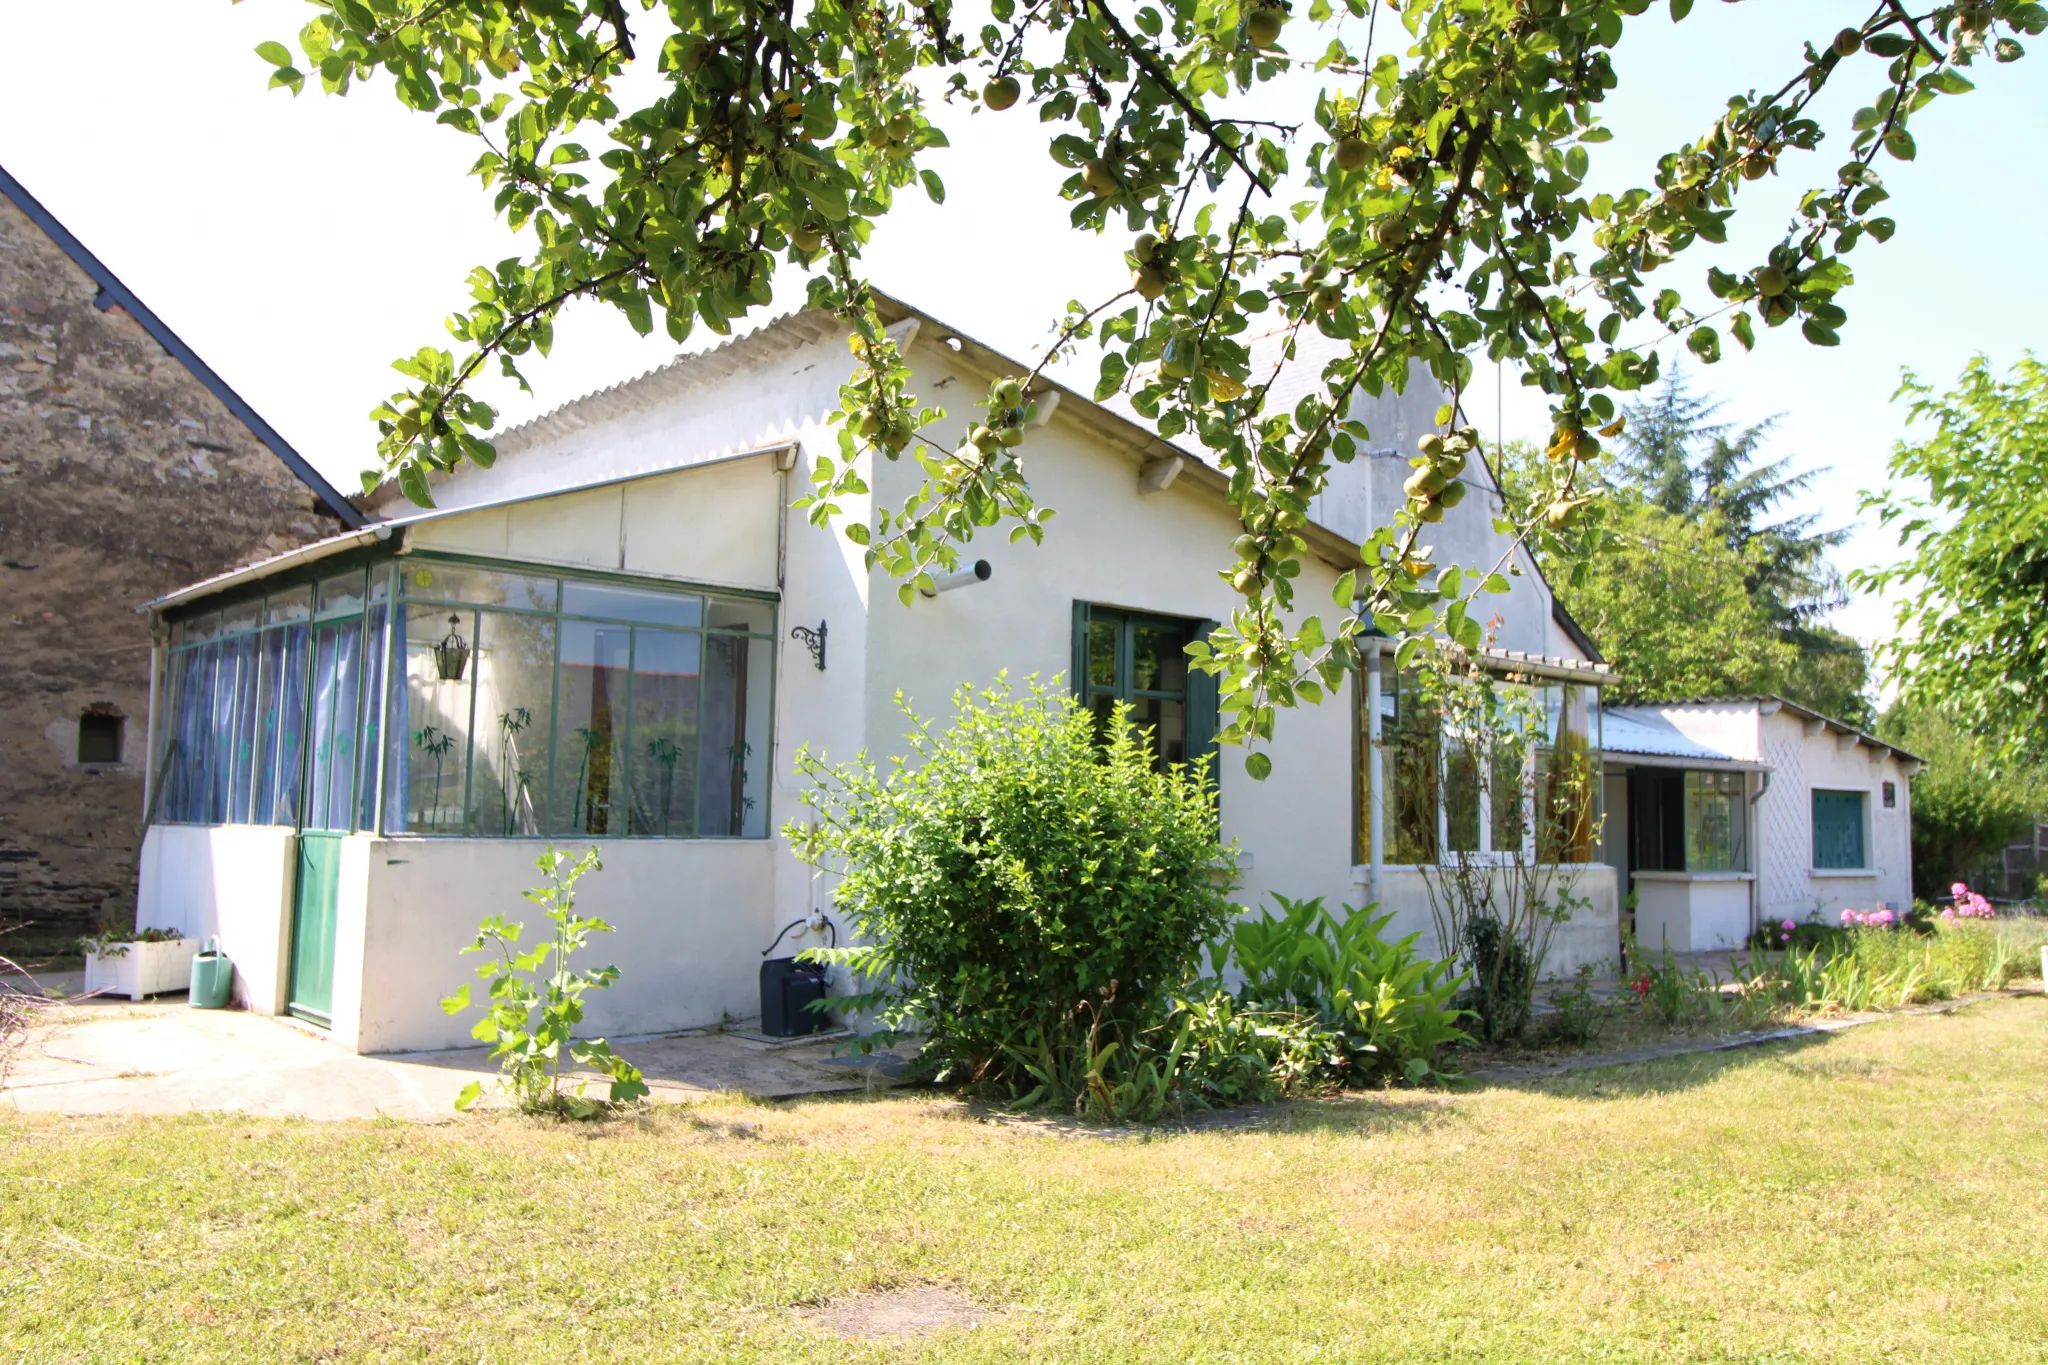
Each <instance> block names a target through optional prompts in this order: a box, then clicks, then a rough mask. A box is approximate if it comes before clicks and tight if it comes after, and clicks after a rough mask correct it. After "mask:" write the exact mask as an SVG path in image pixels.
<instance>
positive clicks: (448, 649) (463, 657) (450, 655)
mask: <svg viewBox="0 0 2048 1365" xmlns="http://www.w3.org/2000/svg"><path fill="white" fill-rule="evenodd" d="M434 667H435V668H436V669H438V670H439V671H440V674H441V681H442V682H461V681H462V670H463V669H465V668H467V667H469V641H468V640H466V639H464V638H463V636H462V618H461V617H460V616H457V615H450V616H449V618H448V633H447V634H446V635H444V636H442V637H441V643H440V644H438V645H435V646H434Z"/></svg>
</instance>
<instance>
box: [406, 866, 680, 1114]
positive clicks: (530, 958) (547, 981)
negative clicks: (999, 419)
mask: <svg viewBox="0 0 2048 1365" xmlns="http://www.w3.org/2000/svg"><path fill="white" fill-rule="evenodd" d="M536 865H537V866H538V867H539V868H540V870H541V873H542V875H543V876H545V877H546V878H547V879H548V880H547V884H546V885H545V886H540V887H536V888H534V889H533V890H531V891H527V892H525V893H523V894H524V895H525V897H526V899H528V900H530V901H532V902H533V903H534V904H535V905H538V906H540V907H541V910H542V912H543V913H544V914H546V916H547V918H548V920H549V922H550V923H552V924H553V925H554V926H555V932H554V937H552V938H550V939H546V940H543V941H542V942H540V943H536V944H535V945H534V946H533V947H532V948H529V949H527V950H525V951H523V952H522V951H520V949H519V937H520V935H521V934H522V933H523V932H524V931H525V927H526V926H525V925H523V924H514V923H510V922H508V921H507V920H506V919H505V917H504V916H502V915H491V916H488V917H486V918H485V920H484V922H483V923H482V924H480V925H478V926H477V931H476V942H474V943H472V944H470V945H469V946H468V947H467V948H464V949H463V950H462V951H463V952H465V953H481V952H486V951H489V950H492V949H495V950H496V951H497V953H498V957H497V960H495V961H491V962H486V963H484V964H483V965H482V966H481V967H478V968H477V969H476V974H477V975H478V976H479V977H481V978H482V979H483V980H484V981H485V982H486V983H487V986H486V991H487V993H488V996H489V1002H488V1003H487V1004H485V1005H484V1007H483V1008H484V1017H483V1018H481V1019H479V1020H477V1022H476V1027H474V1028H473V1029H471V1030H470V1036H471V1037H473V1038H475V1039H477V1040H478V1041H479V1042H485V1043H489V1044H491V1057H492V1059H493V1060H495V1061H496V1062H497V1063H498V1065H499V1069H500V1071H501V1073H502V1074H503V1077H504V1080H505V1083H506V1084H507V1085H508V1086H509V1087H510V1088H511V1091H512V1094H513V1097H514V1098H515V1099H516V1100H517V1101H518V1103H519V1107H520V1108H521V1109H523V1110H525V1111H526V1112H528V1113H535V1114H555V1115H562V1116H566V1117H569V1118H578V1119H587V1118H595V1117H597V1116H598V1115H600V1114H604V1113H606V1112H608V1111H609V1110H611V1109H614V1108H616V1107H618V1106H619V1105H623V1104H628V1103H630V1102H632V1101H633V1100H636V1099H639V1098H641V1097H643V1096H644V1095H646V1094H647V1093H648V1092H647V1084H646V1082H645V1081H644V1080H643V1079H642V1078H641V1075H640V1070H639V1068H638V1067H635V1066H633V1065H632V1064H631V1063H630V1062H628V1061H626V1059H625V1058H623V1057H621V1056H619V1055H618V1054H617V1053H615V1052H613V1051H612V1050H611V1047H610V1045H609V1044H607V1043H606V1042H605V1040H604V1039H602V1038H593V1039H581V1038H578V1037H577V1036H576V1026H577V1025H578V1024H580V1023H582V1022H583V996H584V994H585V993H586V992H588V991H591V990H602V989H604V988H605V987H607V986H609V985H611V984H612V983H613V982H614V981H617V980H618V979H619V969H618V968H617V967H597V968H594V969H587V970H584V971H571V970H570V969H569V958H570V956H571V955H572V954H574V953H576V952H578V951H580V950H581V949H582V948H583V947H584V945H585V944H586V943H588V942H589V939H590V936H591V935H592V934H597V933H610V932H611V928H612V927H611V926H610V925H609V924H606V923H605V922H604V921H603V920H601V919H596V918H593V917H590V916H586V915H579V914H577V913H576V883H577V881H579V880H580V879H581V878H582V877H583V875H584V874H585V873H587V872H596V871H600V870H601V868H602V865H601V864H600V863H599V862H598V858H597V850H596V849H595V848H592V849H587V850H585V851H584V853H583V856H582V857H580V858H577V859H576V860H574V861H573V862H572V861H570V858H569V855H568V854H567V853H562V852H559V851H557V850H556V849H555V847H554V846H553V845H552V844H551V845H549V846H548V850H547V851H546V852H545V853H543V854H541V855H540V857H539V858H538V859H537V860H536ZM472 1007H473V1002H472V1001H471V1000H470V988H469V987H468V986H467V985H465V986H463V987H462V988H461V989H460V990H458V991H456V992H455V994H453V995H451V996H449V997H448V998H447V999H445V1000H443V1001H442V1002H441V1008H442V1009H444V1010H446V1011H447V1012H448V1013H449V1014H460V1013H461V1012H462V1011H464V1010H466V1009H470V1008H472ZM565 1060H569V1061H573V1062H574V1063H575V1064H576V1065H578V1066H582V1067H588V1068H590V1069H591V1070H593V1071H596V1072H598V1073H599V1074H601V1075H603V1076H606V1077H608V1078H609V1079H610V1081H611V1085H610V1089H609V1090H608V1092H607V1094H606V1097H605V1098H604V1099H603V1100H596V1099H591V1098H589V1097H588V1096H586V1095H585V1094H584V1093H583V1092H584V1089H585V1086H584V1085H583V1084H582V1083H580V1082H579V1083H578V1084H577V1085H576V1087H575V1089H573V1090H568V1091H565V1090H563V1088H562V1063H563V1062H564V1061H565ZM482 1098H483V1083H482V1082H480V1081H471V1082H470V1083H469V1084H468V1085H466V1086H464V1087H463V1089H462V1094H461V1095H460V1096H458V1097H457V1099H456V1101H455V1107H456V1108H457V1109H468V1108H469V1107H470V1106H471V1105H473V1104H475V1103H476V1102H477V1101H478V1100H480V1099H482Z"/></svg>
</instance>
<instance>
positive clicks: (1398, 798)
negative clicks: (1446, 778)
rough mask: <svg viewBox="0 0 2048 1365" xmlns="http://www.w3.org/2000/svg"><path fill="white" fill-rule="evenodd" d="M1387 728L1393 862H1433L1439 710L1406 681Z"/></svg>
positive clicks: (1385, 759) (1439, 781)
mask: <svg viewBox="0 0 2048 1365" xmlns="http://www.w3.org/2000/svg"><path fill="white" fill-rule="evenodd" d="M1383 724H1384V728H1383V729H1382V730H1381V732H1380V741H1381V745H1382V749H1381V756H1380V762H1381V764H1382V767H1383V770H1384V771H1385V772H1387V773H1388V774H1389V776H1390V778H1391V782H1392V792H1391V795H1392V797H1393V805H1392V809H1391V810H1390V811H1389V819H1390V823H1391V825H1392V829H1391V831H1390V835H1391V842H1392V849H1391V855H1390V859H1391V861H1393V862H1396V863H1408V864H1425V863H1434V862H1436V861H1437V859H1438V856H1439V854H1438V842H1437V823H1436V817H1437V797H1438V790H1439V788H1440V786H1441V784H1442V779H1441V777H1440V775H1439V772H1438V767H1437V761H1438V753H1437V750H1438V736H1439V730H1440V725H1439V723H1438V720H1437V715H1436V712H1435V711H1434V710H1432V709H1431V708H1430V707H1429V706H1428V705H1427V704H1426V703H1425V702H1423V701H1422V700H1421V699H1420V698H1418V697H1417V696H1416V694H1415V692H1414V690H1413V685H1412V684H1411V683H1410V682H1408V681H1407V680H1406V679H1402V680H1401V682H1400V683H1399V690H1398V691H1397V693H1396V696H1395V700H1394V719H1393V722H1392V723H1391V724H1385V723H1384V722H1383Z"/></svg>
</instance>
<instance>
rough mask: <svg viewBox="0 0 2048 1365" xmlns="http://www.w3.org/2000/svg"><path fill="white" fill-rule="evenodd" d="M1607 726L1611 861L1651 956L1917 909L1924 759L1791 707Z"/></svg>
mask: <svg viewBox="0 0 2048 1365" xmlns="http://www.w3.org/2000/svg"><path fill="white" fill-rule="evenodd" d="M1602 719H1603V737H1604V753H1605V766H1604V776H1603V781H1604V784H1605V786H1606V789H1607V790H1606V800H1605V805H1606V810H1607V820H1606V825H1605V830H1604V844H1605V853H1604V855H1603V856H1604V857H1605V858H1606V861H1607V862H1608V863H1610V864H1611V865H1613V866H1614V867H1616V868H1617V869H1619V870H1620V871H1621V873H1622V875H1623V877H1624V878H1625V882H1624V884H1625V886H1626V887H1627V888H1628V889H1629V891H1631V892H1632V893H1633V898H1634V907H1635V908H1634V915H1635V919H1634V927H1635V934H1636V938H1637V941H1638V942H1640V943H1641V944H1642V946H1643V947H1645V948H1647V949H1650V950H1651V951H1656V950H1658V949H1659V948H1661V947H1664V946H1669V947H1670V948H1671V950H1672V951H1674V952H1707V951H1713V950H1718V949H1724V948H1739V947H1741V946H1743V945H1744V944H1745V943H1747V942H1748V940H1749V937H1750V935H1751V933H1753V932H1754V931H1755V929H1756V928H1757V926H1758V925H1759V924H1760V923H1764V922H1773V923H1782V922H1783V921H1785V920H1791V921H1793V922H1794V923H1805V922H1808V921H1821V922H1826V923H1830V924H1835V923H1839V922H1840V919H1841V912H1842V911H1843V910H1870V911H1875V910H1891V911H1894V912H1902V911H1904V910H1905V909H1907V908H1908V907H1909V906H1910V905H1911V904H1912V898H1913V841H1912V809H1913V796H1912V778H1913V775H1914V774H1915V773H1917V772H1918V771H1919V770H1920V768H1921V766H1922V764H1921V760H1920V759H1919V758H1918V757H1917V756H1916V755H1914V754H1911V753H1909V752H1907V751H1906V750H1904V749H1901V748H1899V747H1898V746H1897V745H1895V744H1889V743H1887V742H1885V741H1884V740H1881V739H1879V738H1877V737H1876V736H1875V735H1872V734H1869V733H1868V732H1866V731H1864V730H1861V729H1859V728H1857V727H1856V726H1853V725H1850V724H1848V723H1847V722H1845V721H1840V720H1836V719H1834V718H1832V717H1830V716H1824V715H1821V714H1820V713H1819V712H1817V711H1813V710H1809V709H1808V708H1806V707H1804V706H1801V705H1799V704H1798V703H1796V702H1791V701H1787V700H1786V699H1785V698H1783V697H1777V696H1754V697H1724V698H1716V699H1710V700H1693V701H1675V702H1646V703H1642V704H1638V705H1629V706H1614V707H1609V708H1608V709H1607V712H1606V714H1605V716H1604V717H1603V718H1602Z"/></svg>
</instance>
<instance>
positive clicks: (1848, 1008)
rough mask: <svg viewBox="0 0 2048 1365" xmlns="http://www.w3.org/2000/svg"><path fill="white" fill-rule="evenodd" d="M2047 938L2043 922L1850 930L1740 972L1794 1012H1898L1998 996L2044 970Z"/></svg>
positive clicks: (1752, 993) (1760, 997) (1758, 992)
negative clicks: (1976, 994)
mask: <svg viewBox="0 0 2048 1365" xmlns="http://www.w3.org/2000/svg"><path fill="white" fill-rule="evenodd" d="M2044 942H2048V934H2044V933H2043V932H2042V930H2041V927H2040V926H2039V925H2038V924H1984V923H1981V922H1967V921H1966V922H1961V923H1954V924H1940V925H1936V926H1934V927H1933V931H1932V932H1931V933H1913V932H1910V931H1907V930H1904V929H1852V930H1849V931H1847V932H1845V933H1842V934H1840V935H1839V936H1837V937H1835V938H1832V939H1830V940H1828V941H1827V942H1825V943H1821V944H1816V945H1815V946H1813V947H1808V948H1801V947H1799V946H1798V945H1796V944H1795V945H1794V946H1792V947H1790V948H1788V949H1786V950H1785V951H1784V952H1783V953H1779V954H1764V953H1759V954H1757V955H1756V959H1755V961H1754V962H1753V964H1752V965H1751V966H1750V967H1748V968H1746V969H1744V968H1740V967H1738V968H1737V972H1736V979H1737V981H1738V982H1739V983H1740V985H1741V987H1742V990H1743V993H1744V995H1745V996H1746V997H1748V998H1750V999H1751V1000H1757V1001H1775V1002H1778V1003H1782V1004H1784V1005H1786V1006H1789V1007H1791V1008H1794V1009H1799V1010H1810V1011H1818V1012H1823V1013H1827V1012H1855V1011H1858V1010H1870V1009H1897V1008H1899V1007H1901V1006H1905V1005H1915V1004H1922V1003H1925V1002H1927V1001H1931V1000H1949V999H1953V998H1954V997H1956V996H1958V995H1964V994H1968V993H1969V992H1971V991H1994V990H2001V989H2003V988H2004V987H2005V986H2006V985H2007V984H2008V983H2010V982H2012V981H2014V980H2016V979H2018V978H2020V977H2023V976H2028V975H2031V974H2033V973H2035V972H2037V971H2038V970H2039V953H2040V948H2041V946H2042V944H2043V943H2044Z"/></svg>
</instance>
